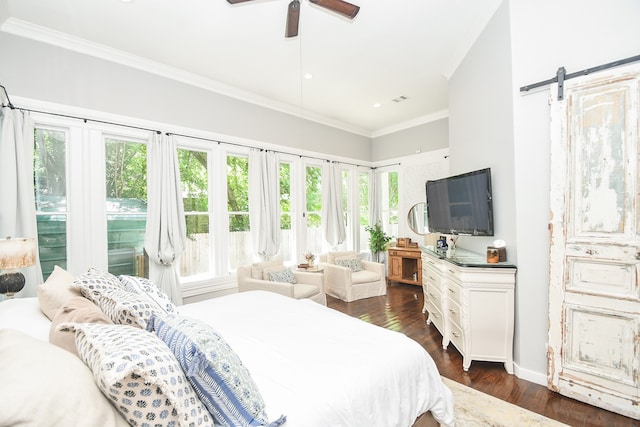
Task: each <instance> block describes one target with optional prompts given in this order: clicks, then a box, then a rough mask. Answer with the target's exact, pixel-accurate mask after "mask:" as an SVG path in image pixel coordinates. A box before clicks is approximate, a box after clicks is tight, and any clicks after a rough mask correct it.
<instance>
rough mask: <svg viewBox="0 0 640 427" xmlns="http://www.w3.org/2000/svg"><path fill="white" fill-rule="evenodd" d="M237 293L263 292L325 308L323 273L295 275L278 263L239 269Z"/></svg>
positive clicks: (259, 263)
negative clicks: (311, 302) (315, 303)
mask: <svg viewBox="0 0 640 427" xmlns="http://www.w3.org/2000/svg"><path fill="white" fill-rule="evenodd" d="M236 275H237V278H238V292H246V291H254V290H262V291H270V292H275V293H278V294H282V295H285V296H288V297H291V298H295V299H303V298H307V299H310V300H313V301H315V302H317V303H319V304H322V305H327V296H326V295H325V293H324V283H323V282H324V281H323V275H322V273H309V272H306V271H296V270H295V269H291V268H289V267H286V266H284V265H283V263H282V260H281V259H276V260H273V261H265V262H258V263H254V264H251V265H248V266H243V267H238V270H237V273H236Z"/></svg>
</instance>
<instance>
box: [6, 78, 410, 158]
mask: <svg viewBox="0 0 640 427" xmlns="http://www.w3.org/2000/svg"><path fill="white" fill-rule="evenodd" d="M0 88H2V90H3V91H4V94H5V96H6V97H7V104H4V103H3V104H2V107H3V108H4V107H9V108H11V109H12V110H20V111H28V112H30V113H39V114H47V115H50V116H56V117H64V118H67V119H74V120H82V121H83V122H85V123H87V122H95V123H102V124H107V125H114V126H122V127H128V128H131V129H138V130H146V131H149V132H154V133H157V134H158V135H160V134H161V133H162V131H159V130H157V129H149V128H145V127H140V126H133V125H127V124H123V123H116V122H110V121H106V120H98V119H88V118H86V117H80V116H74V115H70V114H62V113H53V112H50V111H42V110H34V109H29V108H22V107H16V106H15V105H13V104H12V103H11V100H10V99H9V93H8V92H7V89H6V88H5V87H4V86H3V85H0ZM166 134H167V135H175V136H182V137H185V138H193V139H199V140H203V141H209V142H216V143H218V144H226V145H233V146H236V147H244V148H259V147H253V146H250V145H244V144H238V143H234V142H227V141H219V140H217V139H210V138H204V137H199V136H192V135H184V134H179V133H171V132H166ZM260 149H261V150H265V151H272V152H274V153H280V154H288V155H291V156H298V157H300V158H302V157H305V158H308V159H314V160H321V161H327V162H328V161H330V160H328V159H323V158H320V157H314V156H307V155H302V154H295V153H289V152H286V151H280V150H271V149H265V148H260ZM336 162H337V163H342V164H345V165H351V166H356V167H364V168H369V169H371V170H375V169H378V168H381V167H386V166H395V165H400V163H393V164H390V165H385V166H377V167H372V166H366V165H360V164H357V163H349V162H341V161H336Z"/></svg>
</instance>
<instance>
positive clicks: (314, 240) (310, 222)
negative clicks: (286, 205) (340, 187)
mask: <svg viewBox="0 0 640 427" xmlns="http://www.w3.org/2000/svg"><path fill="white" fill-rule="evenodd" d="M305 182H306V196H307V197H306V205H307V206H306V211H305V218H306V223H307V227H306V228H307V240H306V245H307V247H306V249H304V251H303V252H306V251H311V252H312V253H314V254H319V253H321V252H322V251H323V240H324V239H323V238H322V229H321V228H320V226H321V224H322V185H321V184H322V168H321V167H319V166H307V167H306V178H305Z"/></svg>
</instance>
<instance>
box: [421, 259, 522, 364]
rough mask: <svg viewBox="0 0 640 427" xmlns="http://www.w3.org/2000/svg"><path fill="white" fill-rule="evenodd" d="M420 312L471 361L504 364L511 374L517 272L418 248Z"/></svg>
mask: <svg viewBox="0 0 640 427" xmlns="http://www.w3.org/2000/svg"><path fill="white" fill-rule="evenodd" d="M421 250H422V290H423V293H424V307H423V309H422V312H423V313H428V317H427V324H431V323H433V324H434V325H435V327H436V328H438V330H439V331H440V333H441V334H442V347H443V348H445V349H446V348H447V346H448V345H449V343H450V342H451V343H453V345H454V346H455V347H456V348H457V349H458V351H459V352H460V354H462V357H463V362H462V367H463V369H464V370H465V371H468V370H469V366H471V361H473V360H484V361H490V362H503V363H504V367H505V369H506V370H507V372H508V373H510V374H513V321H514V320H513V310H514V309H513V307H514V287H515V275H516V267H515V266H514V265H513V264H508V263H505V262H501V263H497V264H487V262H486V256H485V255H484V254H482V255H481V254H477V253H474V252H469V251H466V250H463V249H456V250H455V252H454V253H453V255H452V257H451V258H446V257H444V254H443V255H438V254H437V253H435V252H433V251H431V250H429V249H427V248H426V247H421Z"/></svg>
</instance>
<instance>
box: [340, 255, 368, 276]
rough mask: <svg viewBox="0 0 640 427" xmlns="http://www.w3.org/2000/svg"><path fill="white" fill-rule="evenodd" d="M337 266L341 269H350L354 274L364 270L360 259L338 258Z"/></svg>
mask: <svg viewBox="0 0 640 427" xmlns="http://www.w3.org/2000/svg"><path fill="white" fill-rule="evenodd" d="M336 264H337V265H339V266H341V267H349V268H350V269H351V271H353V272H354V273H357V272H358V271H362V270H363V268H362V261H360V258H358V257H348V258H346V257H345V258H336Z"/></svg>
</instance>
